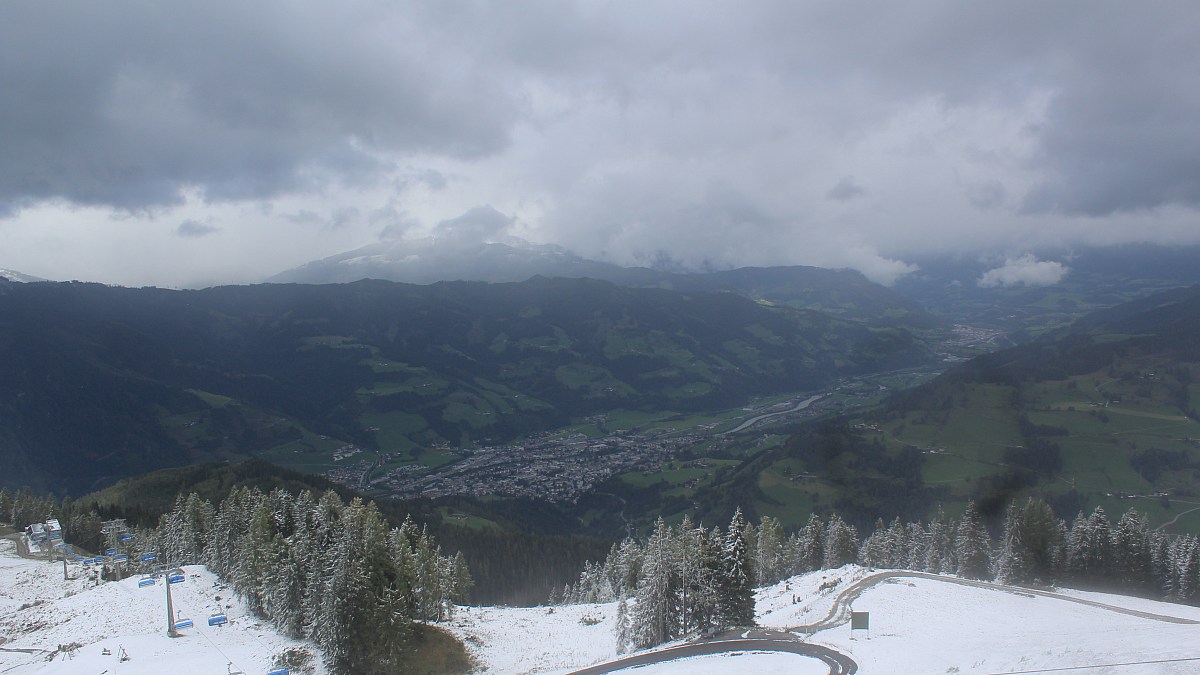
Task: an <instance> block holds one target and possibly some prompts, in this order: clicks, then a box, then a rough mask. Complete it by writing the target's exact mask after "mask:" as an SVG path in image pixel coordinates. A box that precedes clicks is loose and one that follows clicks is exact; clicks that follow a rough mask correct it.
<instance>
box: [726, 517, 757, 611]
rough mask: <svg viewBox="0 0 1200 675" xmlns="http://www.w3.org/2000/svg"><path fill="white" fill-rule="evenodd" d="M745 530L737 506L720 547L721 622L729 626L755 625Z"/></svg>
mask: <svg viewBox="0 0 1200 675" xmlns="http://www.w3.org/2000/svg"><path fill="white" fill-rule="evenodd" d="M745 530H746V521H745V518H744V517H743V516H742V510H741V509H740V508H739V509H738V510H737V511H736V512H735V513H734V514H733V519H732V520H731V521H730V522H729V529H728V531H727V532H726V534H725V547H724V551H723V558H724V560H723V568H724V569H723V573H724V578H723V579H722V582H721V600H720V607H721V623H722V624H724V625H729V626H753V625H754V579H753V576H752V575H753V571H752V570H751V563H750V559H749V551H747V550H746V540H745Z"/></svg>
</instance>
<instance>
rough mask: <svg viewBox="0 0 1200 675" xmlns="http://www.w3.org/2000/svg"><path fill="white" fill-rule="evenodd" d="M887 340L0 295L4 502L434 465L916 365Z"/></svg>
mask: <svg viewBox="0 0 1200 675" xmlns="http://www.w3.org/2000/svg"><path fill="white" fill-rule="evenodd" d="M928 358H929V353H928V351H927V350H926V349H925V348H924V347H923V346H922V344H921V343H920V342H919V341H918V340H916V339H915V338H914V337H913V335H912V334H911V333H909V332H908V331H906V330H905V329H903V328H900V327H890V328H872V327H869V326H866V325H864V324H862V323H859V322H852V321H846V320H842V319H837V318H834V317H832V316H831V315H829V314H825V313H821V312H816V311H810V310H797V309H792V308H785V307H772V306H766V305H763V304H760V303H756V302H754V301H751V300H748V299H746V298H744V297H742V296H739V295H736V294H732V293H703V292H698V293H680V292H675V291H668V290H661V289H631V288H622V287H618V286H614V285H612V284H608V283H604V282H597V281H590V280H563V279H558V280H547V279H534V280H531V281H529V282H525V283H520V284H482V283H447V284H435V285H432V286H409V285H403V284H394V283H388V282H377V281H364V282H359V283H355V284H348V285H335V286H288V285H263V286H244V287H220V288H212V289H207V290H203V291H169V290H162V289H153V288H145V289H129V288H111V287H106V286H101V285H97V284H80V283H63V284H53V283H40V284H7V285H5V286H3V287H2V288H0V448H3V451H4V455H5V457H6V458H7V465H6V469H7V470H6V471H5V473H4V476H3V477H2V478H0V480H2V481H3V482H4V484H7V485H12V486H19V485H23V484H29V485H32V486H34V487H40V488H46V489H51V490H53V491H55V492H59V493H75V494H78V493H81V492H84V491H87V490H89V489H94V488H97V487H102V486H104V485H106V484H109V483H111V482H113V481H115V480H116V479H118V478H121V477H123V476H129V475H136V474H140V473H144V472H146V471H149V470H152V469H155V468H160V467H164V466H178V465H184V464H190V463H194V462H197V461H202V460H205V459H242V458H246V457H250V456H259V457H262V458H265V459H269V460H271V461H274V462H276V463H281V464H284V465H291V466H296V467H299V468H301V469H303V470H307V471H318V470H325V469H332V468H336V467H337V466H338V465H337V463H336V462H337V460H338V459H339V458H342V457H345V456H351V455H355V454H359V453H364V452H366V453H370V454H369V457H371V458H373V461H375V462H376V464H377V466H380V467H385V468H386V467H393V468H395V467H404V466H408V465H417V466H418V467H420V466H437V465H440V464H445V463H447V462H451V461H454V460H455V459H456V457H457V455H455V454H454V450H455V449H457V448H471V447H474V446H475V444H476V443H499V442H503V441H505V440H508V439H512V438H515V437H518V436H521V435H523V434H528V433H531V432H536V431H542V430H547V429H551V428H555V427H558V426H561V425H563V424H564V423H566V422H567V421H568V420H570V419H572V418H574V417H578V416H582V415H588V414H591V413H596V412H607V411H609V410H612V409H613V408H617V407H621V408H628V409H647V410H661V409H671V410H702V409H713V408H717V407H722V406H726V407H727V406H734V405H740V404H741V403H742V402H744V401H745V400H746V399H747V398H748V397H750V396H753V395H762V394H767V393H773V392H781V391H795V390H797V389H802V388H806V387H817V386H821V385H823V384H825V383H827V382H829V381H831V380H832V379H833V378H836V377H839V376H843V375H846V374H851V373H859V372H866V371H873V370H877V369H882V368H891V367H899V366H904V365H911V364H916V363H924V362H926V361H927V360H928Z"/></svg>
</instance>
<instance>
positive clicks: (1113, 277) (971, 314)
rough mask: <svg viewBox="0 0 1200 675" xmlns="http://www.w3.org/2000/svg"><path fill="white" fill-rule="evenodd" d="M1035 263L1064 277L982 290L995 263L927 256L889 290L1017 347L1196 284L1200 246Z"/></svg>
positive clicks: (1110, 250) (1087, 253)
mask: <svg viewBox="0 0 1200 675" xmlns="http://www.w3.org/2000/svg"><path fill="white" fill-rule="evenodd" d="M1034 260H1040V261H1044V262H1052V263H1058V264H1060V265H1061V266H1062V272H1063V274H1064V276H1062V278H1061V279H1060V280H1058V281H1057V282H1054V283H1044V285H1038V284H1037V283H1035V282H1034V280H1030V281H1031V284H1027V283H1024V282H1018V281H1016V280H1013V279H1010V280H1009V283H1008V285H1005V284H1002V283H992V284H987V285H981V283H980V282H981V280H982V279H983V277H984V275H985V273H987V272H988V270H990V269H995V268H997V267H998V266H999V265H1000V264H1001V263H1000V262H999V261H996V260H991V261H985V260H981V259H979V258H976V257H969V258H968V257H962V258H954V257H948V256H942V257H927V258H916V259H913V260H911V261H910V262H914V263H916V264H917V265H919V267H920V269H919V270H918V271H917V272H915V273H913V274H910V275H907V276H905V277H902V278H901V279H899V280H898V281H897V282H896V284H895V286H894V290H895V291H896V292H897V293H898V294H900V295H902V296H904V297H906V298H908V299H910V300H912V301H914V302H916V303H919V304H920V305H921V306H922V307H925V308H927V309H928V310H929V311H931V312H933V313H935V314H937V315H939V316H941V317H942V318H944V319H946V320H949V321H952V322H955V323H962V324H970V325H976V326H989V327H995V328H1001V329H1003V330H1005V331H1006V332H1008V333H1009V334H1010V336H1011V337H1012V338H1013V339H1015V340H1017V341H1018V342H1020V341H1024V340H1027V339H1029V338H1030V337H1035V336H1037V335H1040V334H1042V333H1044V332H1046V331H1048V330H1053V329H1055V328H1059V327H1062V326H1064V325H1067V324H1069V323H1071V322H1072V321H1074V320H1075V319H1078V318H1081V317H1083V316H1085V315H1087V314H1088V313H1090V312H1093V311H1097V310H1100V309H1104V308H1108V307H1113V306H1115V305H1119V304H1121V303H1124V302H1128V301H1130V300H1134V299H1137V298H1142V297H1147V296H1149V295H1152V294H1154V293H1157V292H1161V291H1164V290H1168V289H1171V288H1177V287H1180V286H1188V285H1191V284H1196V283H1200V266H1198V265H1196V261H1197V260H1200V246H1176V247H1165V246H1155V245H1150V244H1128V245H1122V246H1103V247H1087V248H1080V249H1077V250H1050V251H1037V252H1036V257H1035V258H1034ZM1043 281H1044V282H1048V281H1050V280H1043Z"/></svg>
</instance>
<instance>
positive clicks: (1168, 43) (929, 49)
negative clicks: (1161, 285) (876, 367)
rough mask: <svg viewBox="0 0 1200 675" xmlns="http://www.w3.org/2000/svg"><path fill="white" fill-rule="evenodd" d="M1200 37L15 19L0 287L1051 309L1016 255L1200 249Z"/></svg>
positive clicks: (1, 76)
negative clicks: (898, 292)
mask: <svg viewBox="0 0 1200 675" xmlns="http://www.w3.org/2000/svg"><path fill="white" fill-rule="evenodd" d="M1198 34H1200V9H1198V8H1197V5H1196V4H1195V3H1194V2H1190V1H1184V2H1157V3H1156V2H1149V3H1137V4H1135V3H1132V2H1096V1H1093V0H1081V1H1079V2H1059V1H1055V2H1046V1H1045V0H1034V1H1030V2H1020V1H1009V2H962V1H961V0H956V1H946V2H937V1H932V2H923V1H919V0H917V1H912V2H903V3H900V2H875V3H861V2H848V1H846V0H835V1H830V2H816V1H811V2H810V1H804V2H795V1H793V0H780V1H779V2H767V1H761V2H745V1H743V2H736V3H735V2H726V3H717V2H699V1H697V0H682V1H680V2H646V1H645V0H639V1H638V2H613V1H603V2H567V1H566V0H547V1H546V2H522V1H510V2H452V1H446V0H431V1H429V2H425V3H403V2H396V1H394V0H380V1H378V2H376V1H374V0H362V1H359V0H344V1H342V2H328V1H327V0H326V1H322V2H309V1H307V0H286V1H277V0H255V1H254V2H246V1H245V0H234V1H230V0H205V1H204V2H194V1H193V0H171V1H169V2H158V1H155V0H106V1H105V2H96V1H95V0H79V1H77V2H70V1H59V0H36V1H35V0H2V1H0V267H3V268H10V269H15V270H19V271H21V272H25V273H28V274H33V275H38V276H43V277H48V278H53V279H72V278H74V279H86V280H96V281H103V282H108V283H119V284H125V285H150V284H152V285H164V286H195V285H209V284H215V283H242V282H253V281H257V280H260V279H262V278H265V277H267V276H269V275H270V274H273V273H275V272H278V271H281V270H283V269H286V268H289V267H292V266H295V265H298V264H300V263H303V262H306V261H308V260H312V259H315V258H321V257H325V256H328V255H332V254H334V253H338V252H341V251H345V250H348V249H352V248H355V247H358V246H362V245H365V244H368V243H372V242H376V241H379V240H380V239H398V240H401V241H412V242H419V241H423V240H427V239H428V238H429V237H437V236H444V237H449V236H453V237H457V238H460V239H503V238H505V237H520V238H523V239H526V240H529V241H532V242H536V243H553V244H558V245H561V246H564V247H566V248H568V249H571V250H573V251H575V252H577V253H579V254H581V255H584V256H588V257H593V258H598V259H602V260H609V261H613V262H618V263H638V264H648V263H650V262H653V261H656V260H664V259H666V260H671V261H673V262H675V263H676V264H679V265H684V266H692V267H700V266H711V267H727V266H740V265H768V264H810V265H821V266H833V267H843V266H849V267H854V268H857V269H860V270H862V271H863V272H864V273H866V274H867V275H868V276H870V277H871V278H873V279H876V280H879V281H883V282H890V281H892V280H894V279H895V278H896V277H897V276H898V275H901V274H904V273H906V272H907V271H910V270H912V269H913V266H912V264H911V261H912V260H913V259H914V258H915V257H916V256H919V255H921V254H924V253H930V252H961V253H966V254H969V255H980V256H989V257H992V258H994V259H996V260H998V261H1003V260H1005V259H1008V260H1009V261H1010V262H1012V263H1013V265H1014V266H1016V267H1019V268H1021V269H1029V270H1037V271H1038V272H1037V273H1038V274H1041V275H1042V276H1046V275H1047V274H1048V275H1049V276H1050V277H1053V276H1054V274H1055V271H1054V269H1053V268H1046V267H1045V266H1041V267H1039V266H1038V265H1039V263H1042V262H1046V261H1039V260H1037V259H1035V258H1030V257H1027V255H1026V254H1027V253H1029V251H1031V250H1032V249H1033V248H1035V247H1038V246H1043V245H1065V246H1074V245H1081V244H1086V243H1092V244H1096V243H1117V242H1130V241H1151V242H1159V243H1174V242H1187V243H1197V242H1200V227H1198V224H1200V220H1198V218H1197V216H1198V215H1200V78H1198V77H1197V73H1198V72H1200V40H1198V39H1196V36H1197V35H1198ZM480 207H490V208H487V209H484V208H480ZM493 210H494V212H499V213H500V214H503V216H504V217H501V218H496V217H492V218H489V219H486V221H485V222H480V223H478V224H477V226H470V227H468V226H466V225H472V223H471V222H470V221H471V218H470V217H465V218H464V217H463V216H464V214H471V213H492V214H493V215H494V212H493ZM1001 278H1002V277H997V283H1001V282H1002V281H999V279H1001Z"/></svg>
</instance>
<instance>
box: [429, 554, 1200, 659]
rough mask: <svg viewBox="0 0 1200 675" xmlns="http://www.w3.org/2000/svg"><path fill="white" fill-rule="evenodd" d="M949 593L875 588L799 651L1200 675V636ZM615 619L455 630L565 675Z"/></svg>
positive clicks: (775, 615)
mask: <svg viewBox="0 0 1200 675" xmlns="http://www.w3.org/2000/svg"><path fill="white" fill-rule="evenodd" d="M871 574H872V573H871V572H869V571H868V570H866V569H864V568H861V567H855V566H847V567H845V568H842V569H840V570H833V571H825V572H815V573H812V574H806V575H801V576H798V577H793V578H791V579H789V580H787V581H784V582H781V583H779V584H776V585H774V586H771V587H768V588H763V589H760V590H759V591H758V593H757V607H758V622H759V624H760V625H762V626H766V627H774V628H779V629H795V628H797V627H799V626H804V625H810V624H814V623H817V622H819V621H821V620H822V619H823V618H825V617H826V616H827V615H828V614H829V612H830V610H831V609H832V608H833V607H834V605H835V602H836V600H837V598H838V595H839V594H840V593H841V592H842V591H843V590H845V589H846V588H847V587H848V586H850V585H851V584H852V583H854V582H855V581H858V580H860V579H863V578H865V577H868V576H870V575H871ZM953 581H954V580H953V579H952V578H947V580H935V579H922V578H905V577H901V578H896V579H884V580H881V581H879V582H878V583H877V584H875V585H871V586H870V587H869V588H867V589H866V590H864V591H863V592H862V594H861V596H860V597H858V599H857V600H855V601H854V602H853V604H852V609H853V610H854V611H866V612H869V613H870V630H869V631H863V630H857V631H853V632H852V631H851V630H850V626H849V624H842V625H838V626H835V627H832V628H828V629H825V630H821V631H818V632H816V633H815V634H812V635H811V636H807V637H806V638H805V639H806V641H808V642H811V643H816V644H821V645H825V646H827V647H831V648H833V649H835V650H836V651H839V652H841V653H843V654H846V655H848V656H850V657H851V658H853V659H854V660H855V661H856V662H857V663H858V665H859V672H860V673H871V674H872V675H889V674H895V675H913V674H919V673H930V674H933V673H939V674H940V673H955V674H959V675H968V674H972V673H973V674H977V675H982V674H985V673H988V674H990V673H1012V672H1028V671H1036V670H1038V669H1053V668H1075V667H1079V666H1109V667H1108V668H1099V669H1094V670H1088V671H1086V672H1096V673H1113V674H1114V675H1117V674H1119V675H1184V674H1185V673H1187V674H1194V673H1198V672H1200V641H1197V640H1196V639H1195V636H1196V635H1198V634H1200V625H1198V624H1180V623H1170V622H1165V621H1161V620H1155V619H1151V618H1145V617H1137V616H1131V615H1128V614H1121V613H1118V612H1116V611H1113V610H1111V609H1106V608H1103V607H1097V606H1093V605H1083V604H1077V603H1072V602H1070V601H1068V600H1064V599H1059V598H1055V597H1046V596H1037V595H1033V594H1031V593H1027V592H1024V591H1022V590H1020V589H1008V590H996V589H989V588H976V587H969V586H960V585H957V584H955V583H953ZM1063 595H1067V596H1070V597H1075V598H1080V599H1085V600H1088V601H1091V602H1093V603H1101V604H1104V605H1112V606H1114V607H1118V608H1128V609H1132V610H1137V611H1141V612H1148V613H1153V614H1160V615H1164V616H1168V617H1177V618H1180V619H1190V620H1193V621H1200V608H1195V607H1189V606H1185V605H1175V604H1170V603H1163V602H1155V601H1151V600H1142V599H1139V598H1130V597H1127V596H1120V595H1109V594H1104V593H1081V592H1078V591H1065V592H1063ZM615 618H616V606H615V604H612V603H608V604H594V605H578V606H573V607H556V608H554V610H553V612H551V611H550V610H549V609H548V608H545V607H542V608H494V607H488V608H463V609H462V611H461V612H460V613H459V614H458V615H457V617H456V618H455V620H454V622H453V625H452V626H451V630H452V631H453V632H454V633H455V634H457V635H458V636H459V637H460V638H462V639H463V640H464V642H465V643H466V644H467V647H468V649H470V650H471V652H472V653H473V655H474V656H475V657H476V659H477V660H478V661H479V662H480V663H481V664H482V665H483V666H484V668H485V672H489V673H568V672H571V671H572V670H574V669H578V668H583V667H585V666H588V665H592V664H595V663H599V662H604V661H608V660H612V659H615V658H617V657H618V654H617V653H616V643H615V640H614V637H613V630H612V629H613V622H614V620H615ZM1181 659H1191V660H1181ZM1114 664H1132V665H1122V666H1120V667H1114ZM630 672H636V673H638V674H639V675H676V674H678V673H772V672H789V673H803V674H808V673H826V672H828V669H827V668H826V667H824V666H823V665H822V664H821V663H820V662H819V661H816V660H815V659H811V658H806V657H802V656H796V655H790V654H753V653H752V654H738V655H725V656H709V657H703V658H696V659H689V660H680V661H674V662H671V663H666V664H658V665H654V666H646V667H642V668H639V669H637V670H636V671H630ZM1072 672H1073V671H1072ZM1080 672H1084V671H1080Z"/></svg>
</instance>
